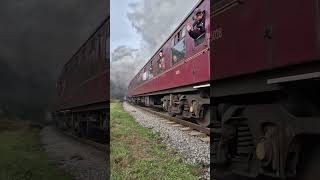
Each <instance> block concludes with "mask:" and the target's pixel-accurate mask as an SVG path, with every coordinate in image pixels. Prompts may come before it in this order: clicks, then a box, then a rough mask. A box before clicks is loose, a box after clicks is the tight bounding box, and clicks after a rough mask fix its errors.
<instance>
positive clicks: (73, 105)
mask: <svg viewBox="0 0 320 180" xmlns="http://www.w3.org/2000/svg"><path fill="white" fill-rule="evenodd" d="M109 24H110V23H109V18H108V19H106V20H105V21H103V23H102V24H101V25H100V26H99V28H97V30H96V31H95V32H94V33H93V34H92V35H91V37H90V38H89V39H88V40H87V41H86V42H85V43H84V44H83V45H82V46H81V47H80V49H79V50H78V51H77V52H76V53H75V54H74V55H73V56H72V57H71V59H70V60H69V61H68V62H67V63H66V64H65V66H64V67H63V69H62V71H61V74H60V76H59V78H58V81H57V98H56V107H55V112H54V117H55V120H56V122H57V125H58V126H59V127H60V128H63V129H67V130H71V131H73V132H74V133H75V134H76V135H79V136H85V137H89V138H95V139H96V140H99V141H106V139H107V138H106V133H107V129H106V128H107V123H108V121H107V119H108V116H109V115H108V114H107V112H108V107H109V87H108V81H109V75H108V74H109V73H108V72H109V59H107V58H108V57H109V54H108V52H109V48H108V47H106V46H107V43H106V42H107V41H109V39H108V37H109Z"/></svg>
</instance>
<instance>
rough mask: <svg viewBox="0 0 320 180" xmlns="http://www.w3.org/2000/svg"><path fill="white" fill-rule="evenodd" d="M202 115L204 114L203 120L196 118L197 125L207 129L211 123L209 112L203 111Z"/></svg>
mask: <svg viewBox="0 0 320 180" xmlns="http://www.w3.org/2000/svg"><path fill="white" fill-rule="evenodd" d="M203 113H205V114H204V116H203V118H197V120H196V121H197V123H198V124H200V125H201V126H203V127H208V126H209V125H210V123H211V121H210V111H209V110H206V111H204V112H203Z"/></svg>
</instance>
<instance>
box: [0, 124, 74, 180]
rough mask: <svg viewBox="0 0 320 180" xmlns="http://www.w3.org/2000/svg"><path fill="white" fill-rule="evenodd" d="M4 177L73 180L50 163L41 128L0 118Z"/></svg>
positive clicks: (0, 164) (0, 157)
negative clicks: (42, 144)
mask: <svg viewBox="0 0 320 180" xmlns="http://www.w3.org/2000/svg"><path fill="white" fill-rule="evenodd" d="M0 124H1V125H0V179H1V180H56V179H59V180H70V179H72V177H71V176H70V175H68V174H66V173H65V172H64V171H63V170H62V169H59V168H58V167H57V165H56V164H54V163H52V162H50V161H49V160H48V157H47V155H46V153H45V151H44V149H43V148H42V146H41V142H40V136H39V131H40V130H39V129H36V128H31V127H30V126H29V124H28V123H24V122H13V121H5V120H0Z"/></svg>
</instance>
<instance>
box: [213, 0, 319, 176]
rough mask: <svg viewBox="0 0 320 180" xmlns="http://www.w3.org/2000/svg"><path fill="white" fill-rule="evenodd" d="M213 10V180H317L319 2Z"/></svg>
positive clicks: (244, 2)
mask: <svg viewBox="0 0 320 180" xmlns="http://www.w3.org/2000/svg"><path fill="white" fill-rule="evenodd" d="M211 10H212V11H211V25H212V26H211V27H212V32H211V34H212V41H211V45H210V47H211V49H212V50H213V53H211V55H212V56H211V80H212V81H211V84H212V85H211V89H210V91H211V93H210V95H211V98H212V99H211V102H212V106H211V107H212V111H211V114H212V115H213V116H212V121H213V127H214V128H213V131H212V132H213V134H211V137H212V138H213V140H212V142H213V143H214V147H215V148H214V152H213V154H212V156H211V157H212V158H213V161H214V163H215V167H216V172H215V175H217V176H218V177H219V175H222V174H224V175H226V174H230V175H232V174H237V175H243V176H249V177H259V175H264V176H268V177H278V178H279V177H280V178H289V177H293V178H297V179H320V177H319V172H320V171H319V170H320V168H319V167H320V166H319V162H320V161H319V152H320V151H319V150H320V148H319V140H318V139H317V138H319V134H320V96H319V92H320V91H319V90H320V84H319V77H320V38H319V37H320V1H319V0H308V1H301V0H280V1H279V0H214V1H212V4H211ZM317 151H318V152H317ZM312 159H314V160H312ZM230 178H231V177H230ZM221 179H226V176H221Z"/></svg>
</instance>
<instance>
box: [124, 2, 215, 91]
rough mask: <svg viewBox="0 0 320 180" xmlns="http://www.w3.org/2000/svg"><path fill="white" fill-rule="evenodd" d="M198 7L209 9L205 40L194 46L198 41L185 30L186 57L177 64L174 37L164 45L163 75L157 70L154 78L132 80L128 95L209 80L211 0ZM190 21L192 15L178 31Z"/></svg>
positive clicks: (191, 21)
mask: <svg viewBox="0 0 320 180" xmlns="http://www.w3.org/2000/svg"><path fill="white" fill-rule="evenodd" d="M199 8H200V9H203V10H205V11H206V19H205V21H206V33H205V39H204V41H203V43H201V44H199V45H198V46H195V41H194V40H193V39H192V38H191V37H190V36H189V35H188V34H187V33H186V36H185V47H186V52H185V57H184V58H183V59H182V60H181V61H180V62H179V63H178V64H175V65H172V63H171V58H172V57H171V56H172V55H171V41H172V38H173V37H171V38H170V39H169V40H168V41H167V42H166V43H165V44H164V45H163V47H162V49H164V54H165V59H166V62H165V66H166V70H165V71H164V72H162V73H161V74H156V73H155V74H154V76H155V77H154V78H152V79H151V80H148V81H145V82H142V83H140V84H136V83H132V84H131V86H130V87H129V89H128V95H129V96H136V95H142V94H146V93H152V92H156V91H161V90H168V89H174V88H179V87H183V86H188V85H192V84H199V83H204V82H209V81H210V57H209V48H208V47H209V40H210V10H209V8H210V1H203V2H202V3H201V4H200V5H199ZM187 23H190V24H192V23H193V20H192V17H191V16H190V17H189V18H188V19H187V20H186V22H184V23H183V24H182V25H181V26H180V27H179V28H178V29H177V31H176V32H178V30H181V29H182V28H183V27H185V26H186V24H187ZM174 34H176V33H174ZM152 60H156V59H152ZM141 72H143V71H140V73H141Z"/></svg>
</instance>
